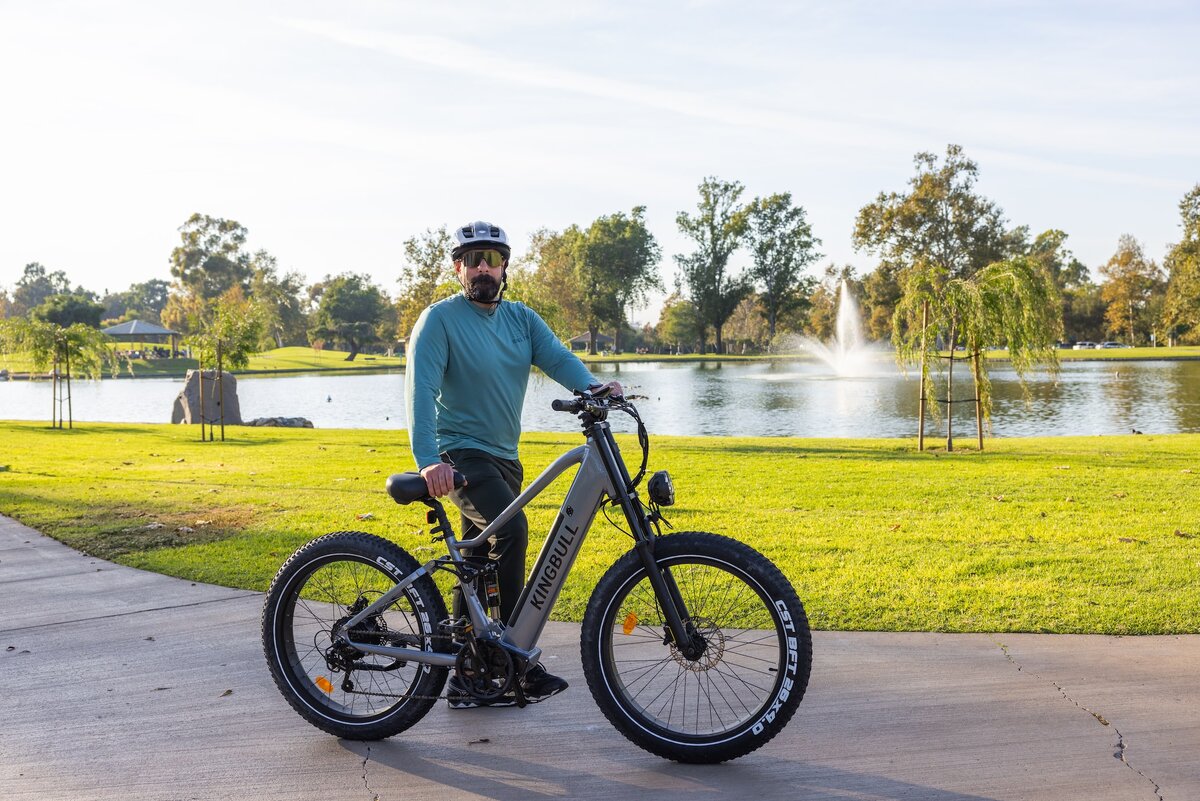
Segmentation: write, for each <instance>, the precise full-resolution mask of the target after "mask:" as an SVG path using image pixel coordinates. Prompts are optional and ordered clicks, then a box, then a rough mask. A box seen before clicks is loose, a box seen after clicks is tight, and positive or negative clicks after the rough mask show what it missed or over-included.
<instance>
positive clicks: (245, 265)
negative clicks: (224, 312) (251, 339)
mask: <svg viewBox="0 0 1200 801" xmlns="http://www.w3.org/2000/svg"><path fill="white" fill-rule="evenodd" d="M246 234H247V231H246V228H245V227H244V226H243V225H242V224H241V223H239V222H237V221H236V220H225V219H222V218H220V217H210V216H208V215H207V214H193V215H192V216H191V217H189V218H188V219H187V222H185V223H184V224H183V225H181V226H180V227H179V238H180V240H181V244H180V245H179V246H178V247H176V248H175V249H174V250H172V251H171V275H172V276H173V277H174V278H175V280H176V281H178V282H179V285H180V287H181V288H183V289H184V290H186V291H187V292H190V293H192V294H195V295H199V296H200V297H202V298H204V299H206V300H213V299H215V298H217V297H220V296H221V295H223V294H224V293H225V292H226V291H228V290H229V288H230V287H233V286H241V287H242V288H243V289H246V288H248V287H249V281H250V276H251V273H252V269H251V266H250V257H249V256H248V255H247V254H246V253H244V252H242V246H243V245H245V244H246Z"/></svg>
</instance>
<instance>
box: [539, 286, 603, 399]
mask: <svg viewBox="0 0 1200 801" xmlns="http://www.w3.org/2000/svg"><path fill="white" fill-rule="evenodd" d="M524 308H525V313H526V318H527V319H528V321H529V340H530V342H531V343H532V344H533V364H534V365H535V366H536V367H538V368H539V369H540V370H541V371H542V372H543V373H545V374H546V375H548V376H550V377H551V378H553V379H554V380H555V381H557V382H558V383H560V384H562V385H563V386H564V387H566V388H567V389H570V390H580V391H582V390H585V389H587V388H588V386H589V385H590V384H599V383H601V382H600V381H597V380H596V377H595V376H594V375H592V373H591V371H590V370H588V369H587V367H586V366H585V365H584V363H583V362H581V361H580V360H579V357H578V356H576V355H575V354H574V353H572V352H571V351H570V350H568V349H567V346H566V345H564V344H563V343H562V342H561V341H559V339H558V337H556V336H554V332H553V331H551V330H550V326H548V325H546V321H545V320H543V319H542V318H541V316H540V315H539V314H538V313H537V312H535V311H534V310H533V309H530V308H529V307H527V306H526V307H524Z"/></svg>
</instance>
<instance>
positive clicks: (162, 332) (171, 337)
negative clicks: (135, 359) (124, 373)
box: [101, 320, 180, 357]
mask: <svg viewBox="0 0 1200 801" xmlns="http://www.w3.org/2000/svg"><path fill="white" fill-rule="evenodd" d="M101 333H104V334H107V335H108V336H110V337H112V338H113V339H120V340H124V341H126V342H170V343H171V356H172V357H175V356H177V355H178V354H179V341H178V340H179V337H180V334H179V332H178V331H172V330H171V329H169V328H163V327H162V326H161V325H155V324H154V323H147V322H145V321H144V320H129V321H128V322H124V323H121V324H120V325H114V326H113V327H111V328H105V329H104V331H102V332H101Z"/></svg>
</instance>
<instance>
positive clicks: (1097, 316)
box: [1063, 281, 1104, 342]
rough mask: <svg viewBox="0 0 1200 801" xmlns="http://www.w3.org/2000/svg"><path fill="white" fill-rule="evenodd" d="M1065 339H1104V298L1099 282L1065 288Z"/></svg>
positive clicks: (1071, 340)
mask: <svg viewBox="0 0 1200 801" xmlns="http://www.w3.org/2000/svg"><path fill="white" fill-rule="evenodd" d="M1063 339H1064V340H1065V341H1067V342H1093V341H1099V340H1101V339H1104V298H1103V296H1102V293H1101V288H1100V285H1099V284H1096V283H1094V282H1092V281H1087V282H1085V283H1083V284H1081V285H1080V286H1075V287H1068V288H1067V289H1064V290H1063Z"/></svg>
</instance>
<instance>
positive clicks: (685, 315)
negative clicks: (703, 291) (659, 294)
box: [657, 291, 704, 353]
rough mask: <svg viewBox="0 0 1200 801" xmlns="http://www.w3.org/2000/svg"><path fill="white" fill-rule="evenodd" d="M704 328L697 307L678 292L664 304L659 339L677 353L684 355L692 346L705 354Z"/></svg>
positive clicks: (660, 319) (660, 318)
mask: <svg viewBox="0 0 1200 801" xmlns="http://www.w3.org/2000/svg"><path fill="white" fill-rule="evenodd" d="M703 328H704V326H702V325H701V324H700V315H699V313H698V312H697V311H696V307H695V306H694V305H692V302H691V301H690V300H688V299H686V298H684V297H682V296H681V295H680V294H679V292H678V291H676V292H675V293H674V294H672V295H671V296H670V297H668V298H667V300H666V302H665V303H663V308H662V312H661V313H660V314H659V317H658V326H657V333H658V339H659V340H660V341H662V342H664V343H666V344H668V345H669V346H671V347H672V348H673V350H674V351H675V353H682V352H684V350H685V348H690V347H692V346H695V347H696V348H697V349H698V350H699V351H701V352H703V350H704V341H703V339H701V337H702V336H703Z"/></svg>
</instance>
